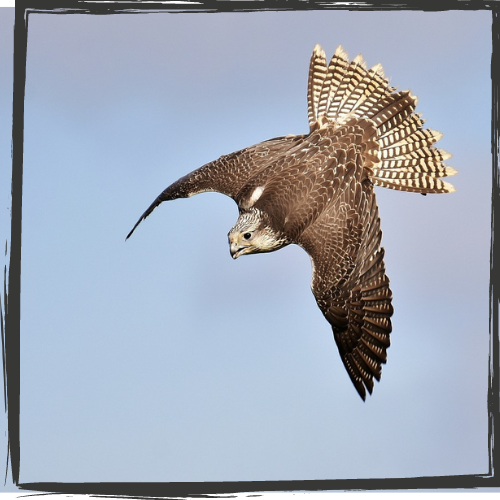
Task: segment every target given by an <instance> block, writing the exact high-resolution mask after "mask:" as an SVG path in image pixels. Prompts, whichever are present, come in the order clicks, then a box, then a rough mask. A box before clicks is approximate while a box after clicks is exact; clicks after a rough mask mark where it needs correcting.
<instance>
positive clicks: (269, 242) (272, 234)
mask: <svg viewBox="0 0 500 500" xmlns="http://www.w3.org/2000/svg"><path fill="white" fill-rule="evenodd" d="M228 239H229V251H230V252H231V256H232V257H233V259H237V258H238V257H239V256H240V255H245V254H250V253H262V252H272V251H273V250H278V248H281V247H283V246H285V245H287V244H288V243H289V241H287V240H286V239H284V238H280V237H279V235H278V233H276V231H274V230H273V229H272V228H271V226H270V224H269V220H268V217H267V216H266V214H265V213H263V212H261V211H260V210H258V209H256V208H251V209H249V210H247V211H245V212H241V213H240V216H239V217H238V220H237V221H236V224H235V225H234V226H233V228H232V229H231V231H229V234H228Z"/></svg>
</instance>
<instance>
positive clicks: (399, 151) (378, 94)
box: [307, 45, 457, 194]
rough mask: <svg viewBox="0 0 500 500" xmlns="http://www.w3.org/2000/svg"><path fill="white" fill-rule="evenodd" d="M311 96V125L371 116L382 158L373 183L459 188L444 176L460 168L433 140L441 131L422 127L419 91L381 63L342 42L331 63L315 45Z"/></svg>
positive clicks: (420, 189) (432, 190)
mask: <svg viewBox="0 0 500 500" xmlns="http://www.w3.org/2000/svg"><path fill="white" fill-rule="evenodd" d="M307 101H308V117H309V126H310V128H311V131H313V130H316V129H318V128H322V127H325V126H331V124H332V123H333V124H336V125H338V126H342V125H345V124H346V123H347V122H348V121H350V120H352V119H353V118H354V119H369V120H371V121H372V122H373V124H374V126H375V128H376V130H377V133H376V140H377V143H378V151H377V156H378V161H376V162H375V163H374V164H373V166H372V168H371V169H372V172H373V173H372V175H371V176H370V177H371V179H372V181H373V183H374V184H375V185H378V186H384V187H388V188H392V189H398V190H401V191H413V192H418V193H424V194H426V193H450V192H453V191H455V188H454V187H453V186H452V185H451V184H449V183H448V182H445V181H443V180H442V178H443V177H447V176H450V175H454V174H456V173H457V171H456V170H455V169H454V168H452V167H449V166H447V165H445V164H444V163H443V161H444V160H446V159H448V158H450V157H451V155H450V154H449V153H447V152H446V151H443V150H442V149H438V148H435V147H434V146H433V145H434V143H435V142H437V141H438V140H439V139H440V138H441V137H442V134H441V133H440V132H436V131H435V130H431V129H424V128H423V124H424V121H423V120H422V118H421V117H420V115H419V114H417V113H414V110H415V107H416V105H417V98H416V96H414V95H413V94H412V93H411V92H410V91H409V90H404V91H398V92H396V89H395V88H394V87H390V86H389V81H388V79H387V78H386V77H385V76H384V72H383V69H382V66H381V65H380V64H377V65H375V66H373V67H372V68H370V69H367V66H366V63H365V62H364V60H363V58H362V56H361V55H358V56H357V57H355V58H354V60H353V61H349V59H348V56H347V53H346V52H345V51H344V49H343V48H342V47H341V46H339V47H338V48H337V50H336V51H335V53H334V54H333V57H332V59H331V61H330V64H329V65H328V66H327V64H326V58H325V52H324V51H323V49H322V48H321V47H320V46H319V45H316V47H314V51H313V54H312V57H311V63H310V67H309V82H308V92H307Z"/></svg>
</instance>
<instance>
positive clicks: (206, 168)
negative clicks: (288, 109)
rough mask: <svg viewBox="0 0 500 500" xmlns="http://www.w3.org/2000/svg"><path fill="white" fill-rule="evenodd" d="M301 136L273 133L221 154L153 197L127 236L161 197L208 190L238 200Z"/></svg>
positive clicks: (163, 199)
mask: <svg viewBox="0 0 500 500" xmlns="http://www.w3.org/2000/svg"><path fill="white" fill-rule="evenodd" d="M303 137H304V136H303V135H289V136H284V137H276V138H274V139H270V140H268V141H264V142H261V143H259V144H256V145H254V146H250V147H248V148H245V149H242V150H240V151H236V152H235V153H231V154H228V155H224V156H221V157H220V158H219V159H217V160H215V161H212V162H210V163H207V164H206V165H203V166H202V167H200V168H198V169H196V170H194V171H193V172H191V173H189V174H187V175H185V176H184V177H181V178H180V179H179V180H177V181H176V182H174V183H173V184H171V185H170V186H168V187H167V188H166V189H165V190H164V191H162V193H161V194H160V195H159V196H158V197H157V198H156V199H155V200H154V201H153V203H152V204H151V205H150V206H149V208H148V209H147V210H146V211H145V212H144V213H143V214H142V215H141V217H140V218H139V220H138V221H137V223H136V224H135V226H134V227H133V228H132V231H130V233H129V234H128V235H127V239H128V238H129V237H130V236H131V235H132V233H133V232H134V231H135V229H136V228H137V226H138V225H139V224H140V223H141V222H142V221H143V220H144V219H145V218H146V217H148V215H149V214H151V212H152V211H153V210H154V209H155V208H156V207H157V206H158V205H160V203H163V202H164V201H170V200H175V199H177V198H188V197H190V196H193V195H195V194H199V193H204V192H207V191H217V192H219V193H222V194H225V195H227V196H230V197H231V198H233V199H235V200H237V194H238V193H239V192H240V190H241V189H242V187H243V186H244V185H245V184H246V183H247V182H248V180H249V178H250V177H252V176H255V175H256V174H258V173H259V172H261V171H262V170H263V169H265V168H266V167H268V166H269V163H270V162H272V161H273V160H275V159H276V158H277V157H279V156H280V155H283V154H284V153H285V152H286V151H287V150H288V149H289V148H293V147H294V145H295V144H297V143H298V142H300V141H301V140H302V138H303Z"/></svg>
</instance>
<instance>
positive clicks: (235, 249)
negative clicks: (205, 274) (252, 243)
mask: <svg viewBox="0 0 500 500" xmlns="http://www.w3.org/2000/svg"><path fill="white" fill-rule="evenodd" d="M245 248H246V247H241V246H239V245H238V244H237V243H230V244H229V252H230V253H231V257H232V258H233V259H237V258H238V257H239V256H240V255H241V254H242V253H244V250H245Z"/></svg>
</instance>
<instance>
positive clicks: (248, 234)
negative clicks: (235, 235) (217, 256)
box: [243, 233, 252, 240]
mask: <svg viewBox="0 0 500 500" xmlns="http://www.w3.org/2000/svg"><path fill="white" fill-rule="evenodd" d="M251 237H252V233H245V234H244V235H243V238H245V239H246V240H249V239H250V238H251Z"/></svg>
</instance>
